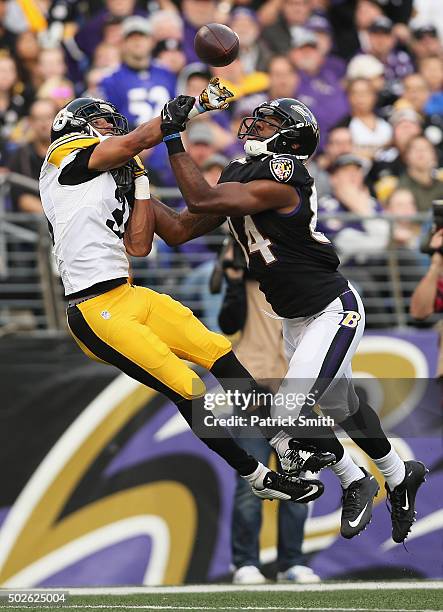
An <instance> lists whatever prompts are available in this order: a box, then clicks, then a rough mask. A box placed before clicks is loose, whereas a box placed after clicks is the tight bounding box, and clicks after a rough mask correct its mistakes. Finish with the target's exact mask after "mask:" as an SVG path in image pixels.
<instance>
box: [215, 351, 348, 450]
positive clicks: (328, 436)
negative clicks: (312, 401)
mask: <svg viewBox="0 0 443 612" xmlns="http://www.w3.org/2000/svg"><path fill="white" fill-rule="evenodd" d="M211 373H212V374H213V375H214V376H215V377H216V378H217V380H218V381H219V382H220V384H221V385H222V387H223V389H224V390H225V391H228V390H231V391H235V390H236V389H239V388H240V390H241V391H245V392H247V391H249V392H251V391H252V390H253V391H255V392H256V393H263V392H268V393H269V389H264V388H263V387H261V386H260V385H259V383H257V381H255V380H254V378H253V377H252V375H251V374H250V373H249V372H248V370H247V369H246V368H245V367H244V366H243V365H242V364H241V363H240V361H239V360H238V359H237V357H236V356H235V355H234V353H233V352H232V351H230V352H229V353H227V354H226V355H224V356H223V357H221V358H220V359H217V361H216V362H215V363H214V365H213V366H212V368H211ZM255 410H256V412H255V413H258V414H259V415H260V417H268V416H270V404H266V405H264V406H263V405H258V406H256V407H255ZM302 412H306V410H305V409H302ZM308 412H310V411H308ZM249 414H254V412H252V413H249ZM306 416H309V415H308V414H307V413H306ZM310 416H313V415H312V414H310ZM260 431H261V433H262V435H263V436H264V437H265V438H266V439H267V440H271V438H273V437H274V436H275V435H276V434H277V433H279V432H280V431H282V428H281V427H273V426H267V427H260ZM284 431H285V432H286V433H288V435H290V436H292V437H294V438H296V439H300V440H302V441H304V442H306V443H307V444H311V445H312V446H315V447H316V448H317V449H318V450H319V451H321V452H329V453H334V455H335V457H336V459H337V461H340V459H341V458H342V457H343V454H344V448H343V446H342V445H341V443H340V441H339V440H338V438H337V436H336V435H335V433H334V431H333V430H332V429H331V428H330V427H327V426H316V427H315V428H306V427H303V428H301V427H297V426H295V427H292V428H285V429H284Z"/></svg>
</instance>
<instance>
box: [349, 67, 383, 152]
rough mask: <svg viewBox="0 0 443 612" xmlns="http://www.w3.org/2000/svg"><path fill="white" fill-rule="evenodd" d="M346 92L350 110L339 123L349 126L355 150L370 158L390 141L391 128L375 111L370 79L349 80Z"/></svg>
mask: <svg viewBox="0 0 443 612" xmlns="http://www.w3.org/2000/svg"><path fill="white" fill-rule="evenodd" d="M347 93H348V99H349V104H350V107H351V112H350V115H349V116H348V117H347V118H346V119H345V120H344V121H343V122H342V123H341V124H340V125H342V126H346V127H349V129H350V131H351V135H352V141H353V143H354V147H355V151H356V152H358V154H359V155H360V156H363V157H366V158H368V159H372V158H373V157H374V155H375V153H376V151H377V150H378V149H381V148H382V147H384V146H386V145H387V144H389V143H390V141H391V138H392V128H391V126H390V125H389V123H388V122H387V121H385V120H384V119H382V118H381V117H378V116H377V114H376V112H375V105H376V102H377V93H376V91H375V90H374V87H373V86H372V84H371V83H370V81H368V80H367V79H355V80H354V81H351V82H350V83H349V84H348V87H347Z"/></svg>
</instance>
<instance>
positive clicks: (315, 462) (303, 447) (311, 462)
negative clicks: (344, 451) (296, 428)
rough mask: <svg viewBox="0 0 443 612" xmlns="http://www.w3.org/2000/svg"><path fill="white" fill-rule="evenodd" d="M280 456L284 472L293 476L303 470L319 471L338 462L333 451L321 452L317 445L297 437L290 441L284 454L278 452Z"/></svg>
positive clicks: (298, 474)
mask: <svg viewBox="0 0 443 612" xmlns="http://www.w3.org/2000/svg"><path fill="white" fill-rule="evenodd" d="M277 452H278V451H277ZM278 458H279V460H280V465H281V467H282V470H283V472H285V474H290V475H291V476H300V474H301V473H302V472H319V471H320V470H322V469H323V468H326V467H329V466H331V465H334V463H336V458H335V455H334V454H333V453H323V452H320V451H319V450H318V449H317V448H316V447H315V446H312V445H311V444H307V443H306V442H304V441H303V440H296V439H295V438H291V439H290V440H289V441H288V447H287V449H286V450H285V452H284V453H283V454H280V453H278Z"/></svg>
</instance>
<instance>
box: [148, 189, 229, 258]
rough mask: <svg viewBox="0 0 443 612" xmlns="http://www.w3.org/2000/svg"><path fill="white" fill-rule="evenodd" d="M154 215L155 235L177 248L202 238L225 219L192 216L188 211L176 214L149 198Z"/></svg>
mask: <svg viewBox="0 0 443 612" xmlns="http://www.w3.org/2000/svg"><path fill="white" fill-rule="evenodd" d="M151 203H152V204H153V210H154V215H155V233H156V234H158V235H159V236H160V238H163V240H164V241H165V242H166V244H168V245H169V246H177V245H178V244H183V243H184V242H188V240H192V239H193V238H198V236H203V235H204V234H207V233H208V232H210V231H212V230H213V229H215V228H216V227H218V226H219V225H221V224H222V223H223V222H224V220H225V217H221V216H217V215H194V214H192V213H190V212H189V210H182V211H181V212H179V213H178V212H177V211H175V210H173V209H172V208H169V206H166V204H163V202H160V200H157V198H154V197H151Z"/></svg>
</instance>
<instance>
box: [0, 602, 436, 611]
mask: <svg viewBox="0 0 443 612" xmlns="http://www.w3.org/2000/svg"><path fill="white" fill-rule="evenodd" d="M39 607H40V608H41V606H39ZM46 607H48V608H49V606H46ZM0 608H4V609H6V608H7V609H8V610H13V608H11V606H0ZM25 608H27V609H29V610H32V609H33V608H34V609H35V606H22V609H25ZM86 609H88V610H103V609H106V610H117V609H124V610H181V611H182V612H183V611H184V610H234V611H235V612H238V611H239V607H238V606H218V607H215V606H168V605H162V606H143V605H126V604H119V605H116V606H112V605H109V604H97V605H96V606H94V605H84V606H80V605H78V606H66V605H64V606H63V610H86ZM241 609H242V610H260V611H262V610H287V611H291V612H305V611H306V612H308V611H309V610H318V611H319V612H438V610H436V609H425V608H415V609H411V608H377V609H375V608H324V607H322V608H313V607H312V606H309V607H307V608H302V607H299V608H286V607H285V608H282V607H281V606H278V607H275V606H267V607H264V606H263V607H257V606H242V607H241Z"/></svg>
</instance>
